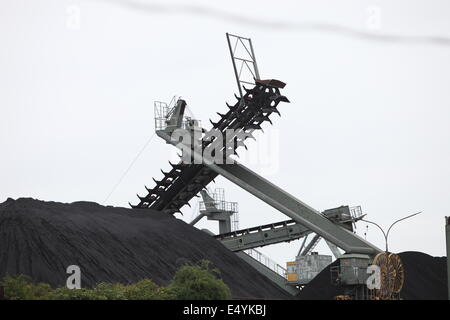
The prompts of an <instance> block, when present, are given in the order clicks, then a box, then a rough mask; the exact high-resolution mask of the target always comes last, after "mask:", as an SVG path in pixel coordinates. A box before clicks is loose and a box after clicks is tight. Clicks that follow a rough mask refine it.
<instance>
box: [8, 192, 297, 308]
mask: <svg viewBox="0 0 450 320" xmlns="http://www.w3.org/2000/svg"><path fill="white" fill-rule="evenodd" d="M201 259H207V260H210V261H211V262H212V263H213V264H214V266H215V267H216V268H218V269H219V270H220V272H221V277H222V279H223V281H224V282H225V283H226V284H227V285H228V286H229V287H230V289H231V292H232V295H233V297H234V298H261V299H289V298H290V296H289V295H288V294H286V293H284V291H282V290H281V289H279V288H278V287H277V286H276V285H274V284H272V283H271V282H270V281H269V280H268V279H267V278H265V277H264V276H262V275H261V274H259V273H258V272H257V271H256V270H255V269H253V267H251V266H250V265H248V264H247V263H246V262H244V261H242V260H241V259H240V258H239V257H237V256H236V255H235V254H234V253H233V252H231V251H229V250H228V249H226V248H225V247H224V246H223V245H222V244H221V243H220V242H218V241H217V240H215V239H213V238H211V237H210V236H209V235H207V234H206V233H204V232H202V231H199V230H197V229H195V228H193V227H191V226H190V225H188V224H186V223H185V222H183V221H181V220H179V219H176V218H174V217H173V216H171V215H168V214H163V213H161V212H157V211H150V210H145V211H144V210H138V209H136V210H131V209H126V208H115V207H104V206H101V205H99V204H96V203H92V202H75V203H71V204H63V203H57V202H44V201H38V200H33V199H29V198H21V199H18V200H12V199H8V200H7V201H6V202H4V203H2V204H0V278H3V277H4V276H5V275H7V274H10V275H14V274H26V275H29V276H31V277H32V279H33V280H34V281H38V282H47V283H50V284H51V285H53V286H55V287H56V286H64V285H65V283H66V279H67V277H68V276H69V275H67V274H66V268H67V267H68V266H69V265H78V266H79V267H80V268H81V281H82V286H84V287H91V286H93V285H95V284H97V283H100V282H120V283H134V282H137V281H139V280H141V279H144V278H149V279H152V280H153V281H154V282H156V283H157V284H159V285H167V284H168V283H169V282H170V280H171V279H172V277H173V275H174V274H175V272H176V270H177V269H178V268H179V267H180V265H182V264H183V263H184V262H185V261H190V262H193V263H195V262H198V261H199V260H201Z"/></svg>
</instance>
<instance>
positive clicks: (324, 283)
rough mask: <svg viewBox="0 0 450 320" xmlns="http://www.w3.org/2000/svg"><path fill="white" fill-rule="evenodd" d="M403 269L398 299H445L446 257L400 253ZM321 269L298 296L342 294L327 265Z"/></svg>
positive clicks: (320, 297) (319, 297) (312, 297)
mask: <svg viewBox="0 0 450 320" xmlns="http://www.w3.org/2000/svg"><path fill="white" fill-rule="evenodd" d="M399 255H400V258H401V260H402V262H403V266H404V269H405V282H404V285H403V289H402V292H401V293H400V296H401V299H404V300H446V299H448V297H447V258H446V257H432V256H430V255H427V254H425V253H422V252H413V251H407V252H402V253H399ZM334 265H336V262H333V263H332V264H331V265H330V266H328V267H327V268H325V269H324V270H322V272H321V273H319V274H318V275H317V276H316V277H315V278H314V279H313V280H312V281H311V282H310V283H309V284H308V285H307V286H306V287H305V288H304V289H303V290H302V291H301V293H300V294H299V296H298V298H299V299H305V300H331V299H333V298H334V297H335V296H337V295H341V294H343V292H342V290H341V289H339V287H337V286H334V285H332V284H331V277H330V267H331V266H334Z"/></svg>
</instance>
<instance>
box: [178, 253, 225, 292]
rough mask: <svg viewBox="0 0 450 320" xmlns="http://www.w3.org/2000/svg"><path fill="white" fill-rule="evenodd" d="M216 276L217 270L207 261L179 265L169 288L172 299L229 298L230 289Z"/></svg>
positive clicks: (217, 274)
mask: <svg viewBox="0 0 450 320" xmlns="http://www.w3.org/2000/svg"><path fill="white" fill-rule="evenodd" d="M218 276H219V270H217V269H213V268H212V267H211V263H210V262H209V261H205V260H203V261H201V262H200V263H199V264H198V265H194V266H192V265H191V266H189V265H186V266H183V267H181V268H180V269H179V270H178V271H177V273H176V274H175V277H174V278H173V280H172V282H171V284H170V286H169V288H170V289H171V290H172V292H173V296H174V299H179V300H226V299H230V298H231V292H230V289H229V288H228V286H227V285H226V284H225V283H224V282H223V281H222V280H221V279H218Z"/></svg>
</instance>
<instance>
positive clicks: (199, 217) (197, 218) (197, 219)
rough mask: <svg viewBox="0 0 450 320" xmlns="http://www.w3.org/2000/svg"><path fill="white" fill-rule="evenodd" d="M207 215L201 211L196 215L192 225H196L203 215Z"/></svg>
mask: <svg viewBox="0 0 450 320" xmlns="http://www.w3.org/2000/svg"><path fill="white" fill-rule="evenodd" d="M204 216H205V214H204V213H200V214H199V215H198V216H196V217H195V218H194V219H193V220H192V221H191V222H189V224H190V225H191V226H193V225H195V224H196V223H197V222H199V221H200V220H201V219H202V218H203V217H204Z"/></svg>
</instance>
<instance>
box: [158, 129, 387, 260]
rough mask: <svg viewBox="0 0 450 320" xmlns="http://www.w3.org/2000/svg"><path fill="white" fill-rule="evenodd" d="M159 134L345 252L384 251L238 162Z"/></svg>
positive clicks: (161, 133)
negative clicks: (205, 153) (227, 161)
mask: <svg viewBox="0 0 450 320" xmlns="http://www.w3.org/2000/svg"><path fill="white" fill-rule="evenodd" d="M157 134H158V136H160V137H161V138H163V139H164V140H166V141H167V142H168V143H170V144H172V145H174V146H176V147H177V148H179V149H181V150H183V152H187V153H188V155H192V156H193V158H194V159H195V160H196V161H199V163H201V162H202V163H204V164H205V165H207V166H208V167H209V168H211V169H212V170H214V171H215V172H217V173H218V174H220V175H222V176H223V177H225V178H226V179H228V180H230V181H231V182H233V183H234V184H237V185H238V186H240V187H241V188H243V189H244V190H246V191H248V192H250V193H251V194H253V195H254V196H256V197H257V198H259V199H261V200H263V201H264V202H266V203H267V204H269V205H271V206H272V207H274V208H275V209H277V210H279V211H280V212H282V213H284V214H285V215H287V216H288V217H290V218H291V219H294V220H295V221H296V222H298V223H300V224H302V225H303V226H304V227H306V228H308V229H310V230H311V231H313V232H315V233H317V234H319V235H320V236H322V237H323V238H324V239H326V240H328V241H330V242H331V243H333V244H335V245H336V246H338V247H339V248H341V249H343V250H344V251H345V252H346V253H361V254H370V255H375V254H376V253H378V252H381V251H382V250H380V249H379V248H377V247H376V246H374V245H373V244H371V243H369V242H367V241H366V240H364V239H362V238H361V237H359V236H357V235H356V234H354V233H352V232H351V231H349V230H346V229H344V228H342V227H340V226H338V225H336V224H335V223H333V222H332V221H330V220H328V219H327V218H326V217H324V216H323V215H322V214H321V213H320V212H319V211H317V210H315V209H313V208H311V207H310V206H308V205H307V204H305V203H303V202H302V201H300V200H298V199H297V198H295V197H294V196H292V195H290V194H289V193H287V192H286V191H284V190H282V189H281V188H279V187H277V186H276V185H274V184H273V183H271V182H270V181H268V180H266V179H265V178H263V177H261V176H260V175H258V174H257V173H256V172H253V171H252V170H250V169H249V168H246V167H245V166H243V165H241V164H239V163H238V162H237V161H235V160H233V161H234V164H220V165H217V164H215V163H214V161H213V160H212V159H209V158H208V157H203V155H202V154H200V153H198V152H196V151H195V150H191V148H190V146H187V145H184V144H183V143H181V142H179V141H176V140H172V139H171V137H170V136H169V135H168V134H167V133H165V132H163V131H158V132H157Z"/></svg>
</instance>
